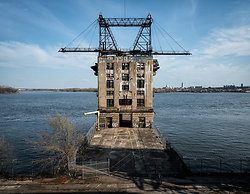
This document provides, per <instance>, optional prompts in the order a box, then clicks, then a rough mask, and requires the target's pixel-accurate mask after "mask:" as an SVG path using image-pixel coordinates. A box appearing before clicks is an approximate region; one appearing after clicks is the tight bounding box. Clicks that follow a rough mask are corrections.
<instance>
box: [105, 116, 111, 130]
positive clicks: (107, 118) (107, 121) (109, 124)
mask: <svg viewBox="0 0 250 194" xmlns="http://www.w3.org/2000/svg"><path fill="white" fill-rule="evenodd" d="M106 127H107V128H112V117H106Z"/></svg>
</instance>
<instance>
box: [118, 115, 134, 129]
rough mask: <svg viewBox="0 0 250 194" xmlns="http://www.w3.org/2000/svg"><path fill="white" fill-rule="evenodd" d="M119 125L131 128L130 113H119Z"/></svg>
mask: <svg viewBox="0 0 250 194" xmlns="http://www.w3.org/2000/svg"><path fill="white" fill-rule="evenodd" d="M119 123H120V127H130V128H132V114H119Z"/></svg>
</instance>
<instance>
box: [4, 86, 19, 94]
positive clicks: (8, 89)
mask: <svg viewBox="0 0 250 194" xmlns="http://www.w3.org/2000/svg"><path fill="white" fill-rule="evenodd" d="M11 93H18V89H16V88H12V87H9V86H0V94H11Z"/></svg>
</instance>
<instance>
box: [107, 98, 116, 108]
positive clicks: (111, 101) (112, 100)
mask: <svg viewBox="0 0 250 194" xmlns="http://www.w3.org/2000/svg"><path fill="white" fill-rule="evenodd" d="M113 106H114V99H107V107H113Z"/></svg>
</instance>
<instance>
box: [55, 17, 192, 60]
mask: <svg viewBox="0 0 250 194" xmlns="http://www.w3.org/2000/svg"><path fill="white" fill-rule="evenodd" d="M98 23H99V47H98V48H78V47H75V48H68V47H64V48H61V49H60V50H59V52H98V53H99V55H100V56H103V55H116V56H122V55H132V56H137V55H142V56H143V55H144V56H152V55H191V53H190V52H188V51H186V50H184V51H179V52H178V51H161V52H156V51H153V50H152V45H151V43H152V40H151V25H152V17H151V15H150V14H149V15H148V16H147V17H146V18H104V17H103V16H102V15H99V18H98ZM111 27H140V30H139V32H138V34H137V36H136V39H135V41H134V44H133V47H132V49H131V50H121V49H119V47H118V45H117V42H116V40H115V37H114V35H113V33H112V31H111Z"/></svg>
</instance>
